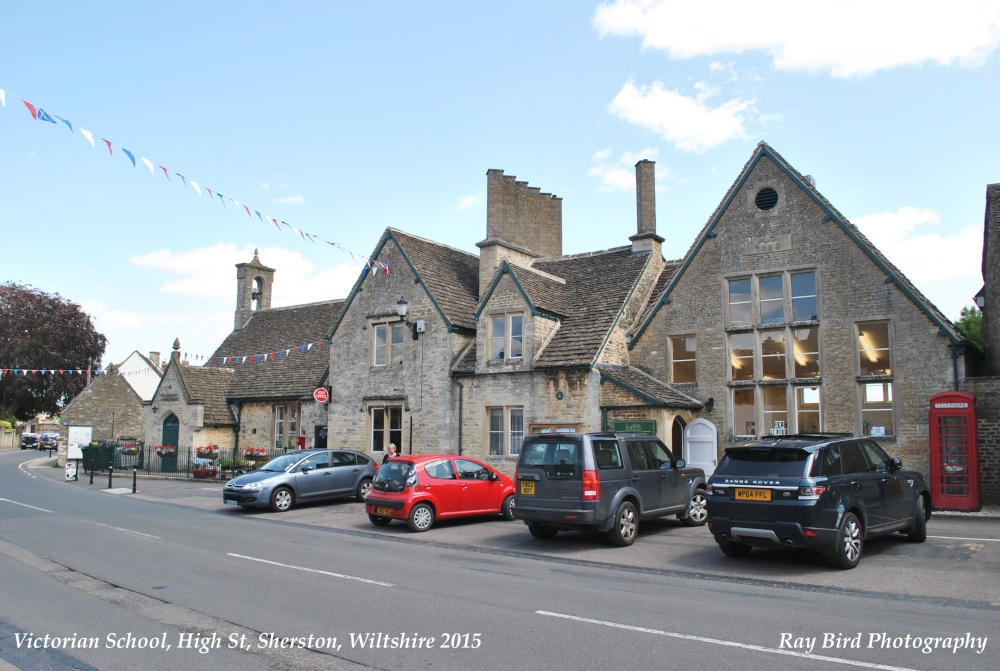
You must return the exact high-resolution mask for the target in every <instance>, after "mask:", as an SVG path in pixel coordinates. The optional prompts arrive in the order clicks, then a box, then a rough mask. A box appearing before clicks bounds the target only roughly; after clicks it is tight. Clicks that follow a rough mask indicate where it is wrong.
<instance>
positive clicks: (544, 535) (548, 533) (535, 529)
mask: <svg viewBox="0 0 1000 671" xmlns="http://www.w3.org/2000/svg"><path fill="white" fill-rule="evenodd" d="M528 531H530V532H531V535H532V536H534V537H535V538H537V539H539V540H543V541H544V540H548V539H550V538H555V537H556V534H557V533H559V530H558V529H553V528H552V527H547V526H545V525H544V524H529V525H528Z"/></svg>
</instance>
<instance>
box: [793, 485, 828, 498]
mask: <svg viewBox="0 0 1000 671" xmlns="http://www.w3.org/2000/svg"><path fill="white" fill-rule="evenodd" d="M826 490H827V488H826V487H799V500H800V501H801V500H803V499H805V500H807V501H814V500H816V499H818V498H819V497H820V494H822V493H823V492H825V491H826Z"/></svg>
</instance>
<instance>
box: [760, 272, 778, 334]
mask: <svg viewBox="0 0 1000 671" xmlns="http://www.w3.org/2000/svg"><path fill="white" fill-rule="evenodd" d="M783 279H784V278H783V276H782V275H768V276H766V277H761V278H760V279H759V280H758V282H759V286H758V290H759V292H760V323H761V324H780V323H781V322H783V321H785V288H784V282H783Z"/></svg>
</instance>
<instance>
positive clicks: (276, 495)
mask: <svg viewBox="0 0 1000 671" xmlns="http://www.w3.org/2000/svg"><path fill="white" fill-rule="evenodd" d="M294 500H295V497H294V496H293V495H292V490H290V489H289V488H288V487H278V488H277V489H275V490H274V491H273V492H272V493H271V510H273V511H274V512H276V513H283V512H286V511H288V510H290V509H291V507H292V503H294Z"/></svg>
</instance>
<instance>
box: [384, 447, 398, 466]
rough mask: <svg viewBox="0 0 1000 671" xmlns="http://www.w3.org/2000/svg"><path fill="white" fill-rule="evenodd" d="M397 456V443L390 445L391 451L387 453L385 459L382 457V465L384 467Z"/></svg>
mask: <svg viewBox="0 0 1000 671" xmlns="http://www.w3.org/2000/svg"><path fill="white" fill-rule="evenodd" d="M395 456H396V443H389V451H388V452H386V453H385V456H384V457H382V465H383V466H384V465H385V462H387V461H389V460H390V459H392V458H393V457H395Z"/></svg>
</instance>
